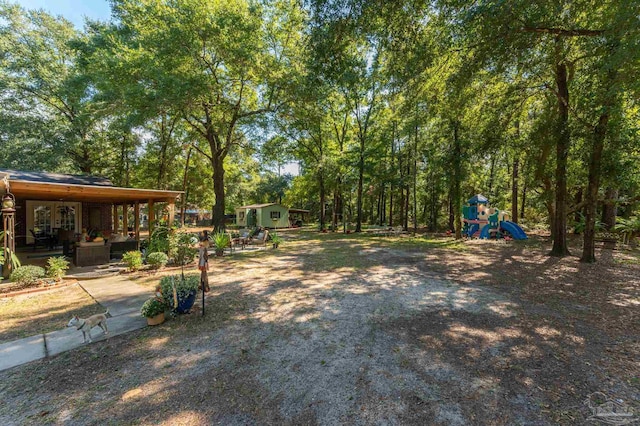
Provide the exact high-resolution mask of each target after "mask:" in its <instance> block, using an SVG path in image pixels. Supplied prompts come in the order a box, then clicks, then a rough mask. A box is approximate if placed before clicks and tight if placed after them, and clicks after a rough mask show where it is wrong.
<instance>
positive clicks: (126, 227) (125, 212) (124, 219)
mask: <svg viewBox="0 0 640 426" xmlns="http://www.w3.org/2000/svg"><path fill="white" fill-rule="evenodd" d="M128 213H129V203H122V235H124V236H125V237H126V236H127V235H129V218H128V217H127V216H129V215H128Z"/></svg>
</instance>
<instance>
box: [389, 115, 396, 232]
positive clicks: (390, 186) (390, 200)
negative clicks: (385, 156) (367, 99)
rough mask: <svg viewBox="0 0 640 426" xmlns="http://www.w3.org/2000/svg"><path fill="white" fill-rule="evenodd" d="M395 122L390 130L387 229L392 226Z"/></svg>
mask: <svg viewBox="0 0 640 426" xmlns="http://www.w3.org/2000/svg"><path fill="white" fill-rule="evenodd" d="M395 138H396V122H395V121H394V122H393V127H392V130H391V173H392V176H391V184H390V185H389V227H392V226H393V181H394V178H395V168H394V160H395V156H396V139H395Z"/></svg>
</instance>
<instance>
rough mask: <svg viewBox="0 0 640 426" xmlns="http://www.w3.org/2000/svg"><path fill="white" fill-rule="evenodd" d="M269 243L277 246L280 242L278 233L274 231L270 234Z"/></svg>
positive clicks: (280, 238)
mask: <svg viewBox="0 0 640 426" xmlns="http://www.w3.org/2000/svg"><path fill="white" fill-rule="evenodd" d="M271 243H272V244H274V245H275V246H276V247H277V246H279V245H280V244H282V237H280V235H278V234H276V233H275V232H274V233H273V234H272V235H271Z"/></svg>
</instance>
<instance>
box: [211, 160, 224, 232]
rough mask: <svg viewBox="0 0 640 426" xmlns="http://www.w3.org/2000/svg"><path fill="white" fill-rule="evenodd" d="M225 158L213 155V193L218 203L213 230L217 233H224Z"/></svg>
mask: <svg viewBox="0 0 640 426" xmlns="http://www.w3.org/2000/svg"><path fill="white" fill-rule="evenodd" d="M223 164H224V156H223V155H222V153H219V152H217V153H216V152H212V153H211V166H212V168H213V192H214V194H215V196H216V203H215V204H214V206H213V221H212V222H213V229H214V231H215V232H219V231H223V230H224V229H225V224H224V197H225V194H224V165H223Z"/></svg>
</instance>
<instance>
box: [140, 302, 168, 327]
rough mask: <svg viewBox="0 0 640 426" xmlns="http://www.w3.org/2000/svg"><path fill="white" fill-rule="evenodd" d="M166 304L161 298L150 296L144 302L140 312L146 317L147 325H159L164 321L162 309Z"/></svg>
mask: <svg viewBox="0 0 640 426" xmlns="http://www.w3.org/2000/svg"><path fill="white" fill-rule="evenodd" d="M166 307H167V306H166V305H165V303H164V301H162V299H159V298H157V297H152V298H151V299H149V300H147V301H146V302H144V304H143V305H142V308H140V313H141V314H142V316H143V317H145V318H146V319H147V324H149V325H159V324H162V323H163V322H164V310H165V308H166Z"/></svg>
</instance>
